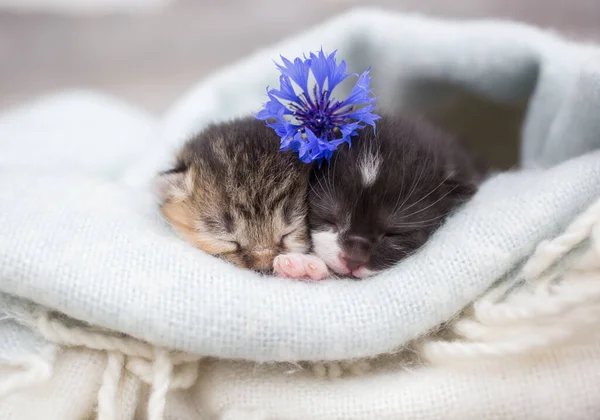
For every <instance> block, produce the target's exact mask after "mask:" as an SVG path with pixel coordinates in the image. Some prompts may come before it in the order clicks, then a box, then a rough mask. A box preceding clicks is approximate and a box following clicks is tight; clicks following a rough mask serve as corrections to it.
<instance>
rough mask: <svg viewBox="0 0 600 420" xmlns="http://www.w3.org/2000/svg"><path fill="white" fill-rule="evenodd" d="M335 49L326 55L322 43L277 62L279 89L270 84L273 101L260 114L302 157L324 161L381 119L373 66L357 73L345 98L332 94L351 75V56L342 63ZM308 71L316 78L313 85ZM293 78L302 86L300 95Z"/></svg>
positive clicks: (282, 146) (284, 147)
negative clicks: (306, 52) (313, 49)
mask: <svg viewBox="0 0 600 420" xmlns="http://www.w3.org/2000/svg"><path fill="white" fill-rule="evenodd" d="M335 55H336V52H335V51H334V52H333V53H331V54H329V55H327V54H325V53H324V52H323V49H321V50H320V51H319V52H318V53H317V54H315V53H310V54H309V58H306V56H305V57H304V60H302V59H300V58H295V59H294V61H293V62H291V61H290V60H288V59H286V58H285V57H281V60H282V63H283V64H281V65H280V64H277V67H278V69H279V70H280V72H281V75H280V78H279V84H280V86H279V89H269V88H267V95H268V97H269V101H268V102H266V103H265V104H264V105H263V109H262V110H261V111H259V112H258V113H257V114H256V115H255V117H256V118H257V119H260V120H264V121H266V125H267V126H268V127H270V128H272V129H273V130H275V132H276V133H277V135H278V136H279V137H280V139H281V143H280V150H282V151H284V150H292V151H293V152H294V153H298V157H299V158H300V160H301V161H302V162H305V163H311V162H318V164H319V166H320V165H321V164H322V162H323V161H329V159H331V156H332V155H333V153H334V152H335V150H336V149H337V148H338V147H339V146H340V145H342V144H343V143H347V144H348V145H349V146H351V145H352V137H354V136H356V135H358V131H359V130H362V129H364V128H365V127H366V124H369V125H371V126H373V127H374V128H375V122H376V121H377V120H378V119H379V116H378V115H376V114H374V113H373V111H374V109H375V102H376V98H375V96H374V95H373V92H372V90H371V89H370V88H369V85H370V82H371V78H370V76H369V72H370V68H369V69H367V70H366V71H365V72H363V73H362V74H361V75H360V76H358V78H357V81H356V83H355V85H354V86H353V88H352V90H351V91H350V95H349V96H348V97H347V98H345V99H344V100H341V101H340V100H336V99H335V98H332V97H331V94H332V91H333V89H335V87H336V86H337V85H339V84H340V83H341V82H342V81H344V80H345V79H346V78H348V77H349V76H350V75H349V74H347V73H346V62H345V61H342V62H341V63H340V64H339V65H338V64H337V62H336V58H335ZM309 73H312V74H313V76H314V78H315V81H316V85H315V86H314V87H311V88H310V89H309V86H308V77H309ZM292 82H293V83H295V84H296V85H298V86H299V87H300V89H302V94H301V95H298V94H297V93H296V91H295V89H294V86H293V84H292ZM326 83H327V86H326ZM311 94H312V95H311ZM283 102H285V104H284V103H283Z"/></svg>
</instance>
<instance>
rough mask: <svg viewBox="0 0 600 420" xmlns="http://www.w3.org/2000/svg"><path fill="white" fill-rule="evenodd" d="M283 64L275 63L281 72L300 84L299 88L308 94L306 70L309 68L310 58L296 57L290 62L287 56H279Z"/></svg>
mask: <svg viewBox="0 0 600 420" xmlns="http://www.w3.org/2000/svg"><path fill="white" fill-rule="evenodd" d="M280 57H281V61H283V64H284V65H285V67H284V66H281V65H279V64H277V67H278V68H279V70H280V71H281V74H282V75H284V76H287V77H289V78H290V79H292V80H293V81H294V83H296V84H297V85H298V86H300V89H302V91H303V92H304V93H306V94H308V72H309V70H310V60H305V61H302V60H301V59H300V58H296V59H295V60H294V62H293V63H292V62H291V61H290V60H288V59H287V58H285V57H283V56H280Z"/></svg>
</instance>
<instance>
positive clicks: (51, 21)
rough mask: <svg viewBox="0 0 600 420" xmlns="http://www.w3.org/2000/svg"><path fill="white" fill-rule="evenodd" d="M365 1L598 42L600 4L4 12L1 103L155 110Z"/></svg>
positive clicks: (528, 1)
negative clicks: (221, 70) (62, 100)
mask: <svg viewBox="0 0 600 420" xmlns="http://www.w3.org/2000/svg"><path fill="white" fill-rule="evenodd" d="M82 1H83V0H82ZM358 4H360V5H362V6H364V5H367V4H370V5H375V6H381V7H385V8H387V9H390V10H398V11H408V12H420V13H427V14H431V15H436V16H447V17H460V18H481V17H495V18H510V19H517V20H521V21H524V22H529V23H533V24H536V25H539V26H542V27H548V28H553V29H555V30H557V31H560V32H562V33H564V34H565V35H567V36H570V37H576V38H578V39H583V40H598V41H600V0H570V1H567V0H454V1H448V0H376V1H371V2H366V1H360V2H359V1H352V0H297V1H295V2H288V1H283V0H255V1H252V0H179V1H176V2H175V3H174V5H173V6H171V7H170V8H169V9H167V10H165V11H163V12H161V13H160V14H155V15H152V14H146V15H134V16H119V15H112V16H102V17H79V18H76V17H66V16H58V15H50V14H15V13H10V12H6V11H4V12H2V11H0V108H2V107H5V106H7V105H10V104H14V103H17V102H19V101H22V100H25V99H29V98H32V97H35V96H37V95H40V94H42V93H46V92H50V91H54V90H58V89H63V88H68V87H87V88H94V89H101V90H104V91H107V92H109V93H112V94H115V95H117V96H119V97H121V98H123V99H125V100H129V101H131V102H133V103H135V104H138V105H141V106H143V107H145V108H146V109H149V110H151V111H153V112H157V113H158V112H161V111H162V110H164V109H165V108H166V107H167V106H168V105H169V104H171V103H172V102H173V100H175V99H176V98H177V97H178V95H180V94H181V93H182V92H183V91H185V90H186V89H187V88H188V87H189V86H190V85H191V84H192V83H194V82H196V81H197V80H198V79H200V78H201V77H202V76H204V75H206V74H207V73H209V72H210V71H212V70H214V69H216V68H218V67H219V66H222V65H224V64H227V63H230V62H232V61H233V60H235V59H236V58H239V57H240V56H243V55H245V54H247V53H249V52H251V51H253V50H254V49H256V48H258V47H260V46H264V45H265V44H269V43H273V42H275V41H277V40H280V39H281V38H282V37H286V36H289V35H292V34H294V33H297V32H300V31H302V30H303V29H305V28H307V27H309V26H311V25H313V24H315V23H318V22H320V21H323V20H325V19H327V18H329V17H331V16H333V15H335V14H336V13H339V12H340V11H342V10H346V9H349V8H351V7H354V6H356V5H358ZM282 5H284V6H282Z"/></svg>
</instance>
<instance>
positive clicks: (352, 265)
mask: <svg viewBox="0 0 600 420" xmlns="http://www.w3.org/2000/svg"><path fill="white" fill-rule="evenodd" d="M342 261H343V262H344V264H346V267H348V270H350V271H354V270H356V269H357V268H358V267H360V266H361V265H363V264H364V263H366V262H367V260H350V259H348V258H344V257H342Z"/></svg>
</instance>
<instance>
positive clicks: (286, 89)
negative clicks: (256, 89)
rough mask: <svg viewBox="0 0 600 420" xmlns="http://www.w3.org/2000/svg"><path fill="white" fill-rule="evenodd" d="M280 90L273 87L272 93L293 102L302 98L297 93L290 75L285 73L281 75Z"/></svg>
mask: <svg viewBox="0 0 600 420" xmlns="http://www.w3.org/2000/svg"><path fill="white" fill-rule="evenodd" d="M279 86H280V87H279V90H276V89H273V90H272V91H271V94H272V95H274V96H277V97H278V98H280V99H284V100H286V101H292V102H297V103H299V102H300V98H298V95H296V92H295V91H294V87H293V86H292V82H291V80H290V78H289V77H286V76H284V75H281V76H279Z"/></svg>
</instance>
